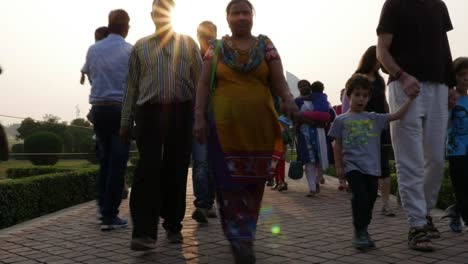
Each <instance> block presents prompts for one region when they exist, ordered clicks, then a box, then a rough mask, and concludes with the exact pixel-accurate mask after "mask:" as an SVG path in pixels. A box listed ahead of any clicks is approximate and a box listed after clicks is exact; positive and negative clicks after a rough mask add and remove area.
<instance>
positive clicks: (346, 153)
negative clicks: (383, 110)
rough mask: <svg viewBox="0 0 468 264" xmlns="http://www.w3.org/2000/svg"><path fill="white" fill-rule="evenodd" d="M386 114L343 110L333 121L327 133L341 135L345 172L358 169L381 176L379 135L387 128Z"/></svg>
mask: <svg viewBox="0 0 468 264" xmlns="http://www.w3.org/2000/svg"><path fill="white" fill-rule="evenodd" d="M389 117H390V115H389V114H377V113H374V112H372V113H369V112H362V113H346V114H343V115H339V116H338V117H337V118H336V119H335V121H333V124H332V127H331V129H330V132H329V133H328V135H329V136H331V137H333V138H341V139H342V143H343V162H344V172H345V173H348V172H350V171H353V170H358V171H360V172H361V173H363V174H369V175H374V176H380V175H381V171H380V135H381V134H382V130H383V129H385V128H386V127H388V123H389Z"/></svg>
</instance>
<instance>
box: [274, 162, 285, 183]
mask: <svg viewBox="0 0 468 264" xmlns="http://www.w3.org/2000/svg"><path fill="white" fill-rule="evenodd" d="M285 170H286V161H285V160H284V159H280V160H279V161H278V164H277V165H276V174H275V182H276V183H278V182H284V177H285Z"/></svg>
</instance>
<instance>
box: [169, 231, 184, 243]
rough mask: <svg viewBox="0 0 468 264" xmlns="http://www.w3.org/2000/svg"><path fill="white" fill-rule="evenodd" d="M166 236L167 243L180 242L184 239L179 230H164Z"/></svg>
mask: <svg viewBox="0 0 468 264" xmlns="http://www.w3.org/2000/svg"><path fill="white" fill-rule="evenodd" d="M166 237H167V240H168V241H169V243H171V244H180V243H182V241H183V240H184V237H183V236H182V233H181V232H180V231H179V232H172V231H166Z"/></svg>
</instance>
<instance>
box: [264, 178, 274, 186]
mask: <svg viewBox="0 0 468 264" xmlns="http://www.w3.org/2000/svg"><path fill="white" fill-rule="evenodd" d="M273 185H275V181H274V180H269V181H267V182H266V186H268V187H272V186H273Z"/></svg>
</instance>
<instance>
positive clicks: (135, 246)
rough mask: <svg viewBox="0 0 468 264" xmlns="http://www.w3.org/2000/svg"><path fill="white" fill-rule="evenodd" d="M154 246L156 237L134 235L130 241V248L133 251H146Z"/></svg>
mask: <svg viewBox="0 0 468 264" xmlns="http://www.w3.org/2000/svg"><path fill="white" fill-rule="evenodd" d="M154 248H156V239H152V238H150V237H134V238H132V241H130V249H131V250H135V251H147V250H151V249H154Z"/></svg>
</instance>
